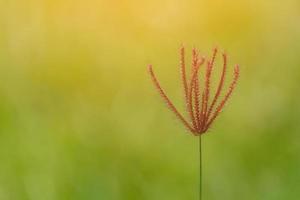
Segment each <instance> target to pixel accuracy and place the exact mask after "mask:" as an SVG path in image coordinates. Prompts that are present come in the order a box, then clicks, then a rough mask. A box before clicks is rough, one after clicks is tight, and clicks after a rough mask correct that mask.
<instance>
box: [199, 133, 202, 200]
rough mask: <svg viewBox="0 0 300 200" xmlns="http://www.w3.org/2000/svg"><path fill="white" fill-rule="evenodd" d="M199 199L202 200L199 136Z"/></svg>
mask: <svg viewBox="0 0 300 200" xmlns="http://www.w3.org/2000/svg"><path fill="white" fill-rule="evenodd" d="M199 199H200V200H202V142H201V135H199Z"/></svg>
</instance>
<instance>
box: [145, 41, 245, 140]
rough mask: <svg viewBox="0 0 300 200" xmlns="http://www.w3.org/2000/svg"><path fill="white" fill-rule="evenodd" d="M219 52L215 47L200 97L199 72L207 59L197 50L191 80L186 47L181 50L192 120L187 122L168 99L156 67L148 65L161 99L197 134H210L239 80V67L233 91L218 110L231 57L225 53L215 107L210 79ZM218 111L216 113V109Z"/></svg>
mask: <svg viewBox="0 0 300 200" xmlns="http://www.w3.org/2000/svg"><path fill="white" fill-rule="evenodd" d="M217 53H218V49H217V48H215V49H214V50H213V54H212V57H211V59H210V60H209V61H208V62H207V65H206V74H205V77H204V79H205V82H204V87H203V91H202V93H201V98H200V85H199V84H200V81H199V70H200V67H201V66H202V65H203V64H204V62H205V59H204V57H200V56H199V52H198V50H197V49H195V48H194V49H193V50H192V67H191V77H190V79H189V80H188V79H187V75H186V63H185V49H184V47H183V46H182V47H181V48H180V72H181V80H182V85H183V93H184V100H185V104H186V112H187V114H188V116H189V118H188V120H186V119H185V118H184V117H183V115H182V114H181V113H180V112H179V111H178V110H177V109H176V107H175V106H174V104H173V103H172V102H171V100H170V99H169V98H168V96H167V95H166V93H165V92H164V90H163V89H162V87H161V86H160V83H159V81H158V80H157V78H156V76H155V74H154V72H153V69H152V65H149V66H148V71H149V74H150V77H151V79H152V82H153V84H154V86H155V88H156V89H157V90H158V92H159V94H160V96H161V97H162V98H163V100H164V101H165V103H166V104H167V106H168V108H169V109H170V110H171V111H172V112H173V113H174V114H175V116H176V117H177V118H178V119H179V120H180V121H181V122H182V123H183V125H184V126H185V127H186V128H187V129H188V130H189V131H190V132H191V133H192V134H194V135H201V134H204V133H205V132H207V130H208V129H209V128H210V127H211V125H212V123H213V122H214V120H215V119H216V118H217V116H218V115H219V113H220V112H221V111H222V109H223V108H224V106H225V104H226V102H227V100H228V99H229V97H230V96H231V94H232V92H233V90H234V88H235V86H236V84H237V81H238V78H239V73H240V71H239V66H238V65H236V66H235V68H234V77H233V80H232V82H231V84H230V85H229V89H228V91H227V93H226V94H225V96H224V97H223V99H222V100H221V102H220V103H219V105H218V106H217V107H216V108H215V106H216V103H217V101H218V99H219V97H220V94H221V93H222V90H223V86H224V81H225V74H226V70H227V55H226V54H225V53H223V55H222V56H223V69H222V74H221V77H220V80H219V85H218V87H217V91H216V93H215V95H214V96H213V99H212V101H211V104H209V101H210V94H211V87H210V84H211V83H210V79H211V75H212V71H213V70H212V69H213V67H214V63H215V59H216V56H217ZM214 108H215V110H214Z"/></svg>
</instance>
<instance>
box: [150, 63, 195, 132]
mask: <svg viewBox="0 0 300 200" xmlns="http://www.w3.org/2000/svg"><path fill="white" fill-rule="evenodd" d="M148 70H149V73H150V76H151V79H152V81H153V83H154V86H155V88H156V89H157V90H158V92H159V94H160V96H161V97H162V98H163V100H164V101H165V102H166V104H167V106H168V108H169V109H170V110H171V111H172V112H173V113H174V114H175V116H176V117H177V118H178V119H179V120H180V121H181V122H182V123H183V124H184V126H185V127H186V128H187V129H188V130H189V131H191V132H192V133H194V132H195V130H194V129H193V127H191V126H190V125H189V123H188V122H187V121H186V120H185V119H184V117H183V116H182V115H181V114H180V113H179V112H178V110H177V109H176V107H175V106H174V105H173V103H172V102H171V101H170V99H169V98H168V96H167V95H166V93H165V92H164V90H163V89H162V87H161V86H160V84H159V82H158V80H157V78H156V76H155V74H154V72H153V69H152V65H149V66H148Z"/></svg>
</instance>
